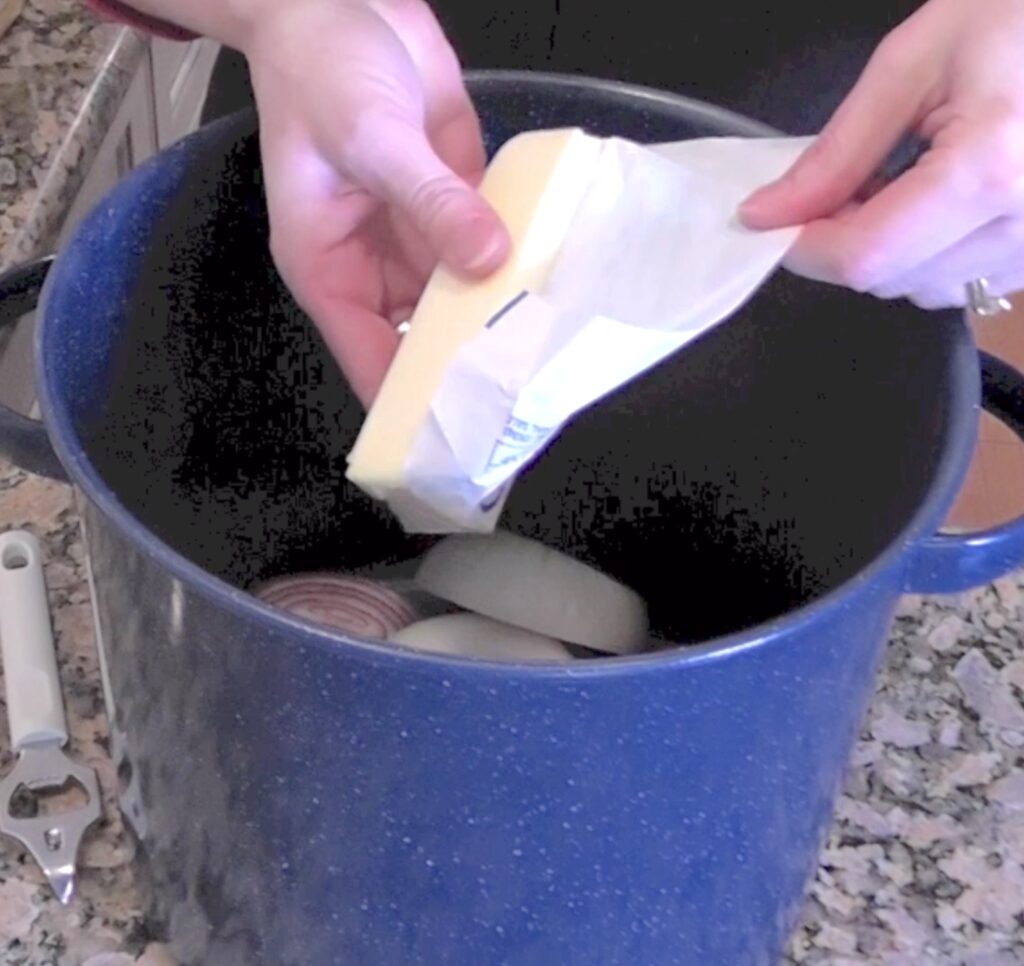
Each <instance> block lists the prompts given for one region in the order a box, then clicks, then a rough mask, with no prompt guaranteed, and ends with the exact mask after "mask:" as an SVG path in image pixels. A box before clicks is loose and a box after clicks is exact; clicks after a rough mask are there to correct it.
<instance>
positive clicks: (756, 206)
mask: <svg viewBox="0 0 1024 966" xmlns="http://www.w3.org/2000/svg"><path fill="white" fill-rule="evenodd" d="M902 38H903V35H902V34H898V35H897V34H891V35H890V36H889V37H888V38H886V40H885V41H884V42H883V43H882V44H881V45H880V46H879V48H878V49H877V50H876V51H875V53H874V55H873V56H872V57H871V59H870V60H869V61H868V64H867V67H866V68H865V69H864V71H863V73H862V74H861V76H860V79H859V80H858V81H857V83H856V84H855V85H854V87H853V90H852V91H851V92H850V94H849V95H848V96H847V98H846V99H845V100H844V101H843V102H842V104H841V105H840V106H839V108H838V109H837V110H836V112H835V114H834V115H833V116H832V118H831V119H830V120H829V122H828V123H827V124H826V125H825V127H824V128H823V130H822V132H821V134H820V135H819V136H818V137H817V138H816V139H815V141H814V142H813V143H812V144H811V145H810V147H809V148H808V149H807V150H806V151H805V152H804V153H803V154H802V155H801V156H800V157H799V158H798V159H797V161H796V162H795V164H794V165H793V166H792V167H791V168H790V169H789V170H788V171H787V172H786V173H785V174H784V175H782V177H781V178H779V179H778V180H776V181H774V182H772V183H771V184H769V185H766V186H765V187H763V188H761V189H759V190H758V191H756V192H754V194H753V195H751V196H750V197H749V198H748V199H747V200H746V201H745V202H744V203H743V204H742V205H741V206H740V216H741V217H742V219H743V221H744V222H745V223H746V224H747V226H748V227H750V228H755V229H768V228H779V227H782V226H784V225H799V224H805V223H807V222H809V221H812V220H814V219H818V218H824V217H827V216H828V215H831V214H833V213H834V212H835V211H836V210H837V209H838V208H840V207H841V206H842V205H843V204H845V203H846V202H848V201H849V200H850V199H851V198H852V197H853V196H854V195H855V194H856V193H857V191H858V190H859V189H860V188H861V187H862V186H863V185H864V184H865V183H866V182H867V181H868V180H869V178H870V177H871V176H872V175H873V174H874V173H875V171H876V170H877V169H878V168H879V167H880V166H881V165H882V163H883V162H884V161H885V159H886V158H887V157H888V155H889V154H890V152H891V151H892V150H893V148H894V147H895V146H896V144H897V143H898V142H899V140H900V139H901V138H902V137H903V135H904V134H906V133H907V132H908V131H909V130H911V129H912V128H914V127H916V126H917V124H918V123H919V122H920V120H921V119H922V117H923V116H924V114H925V113H927V110H928V108H929V106H930V104H931V101H932V99H933V91H934V86H935V84H934V78H933V77H932V76H931V74H932V71H931V66H930V62H929V59H928V58H921V57H914V56H913V54H912V52H911V51H909V50H908V49H906V48H905V46H904V43H905V42H904V41H903V39H902Z"/></svg>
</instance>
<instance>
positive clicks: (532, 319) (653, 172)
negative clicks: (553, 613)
mask: <svg viewBox="0 0 1024 966" xmlns="http://www.w3.org/2000/svg"><path fill="white" fill-rule="evenodd" d="M811 140H812V139H811V138H702V139H694V140H689V141H679V142H673V143H668V144H656V145H646V146H645V145H640V144H636V143H634V142H631V141H626V140H623V139H618V138H611V139H609V140H607V141H606V142H605V144H604V145H603V147H602V154H601V157H600V160H599V163H598V166H597V170H596V172H595V174H594V177H593V180H592V182H591V183H590V185H589V188H588V190H587V192H586V193H585V195H584V197H583V200H582V202H581V204H580V206H579V208H578V210H577V212H576V215H575V217H574V219H573V222H572V225H571V227H570V230H569V232H568V234H567V235H566V238H565V240H564V243H563V245H562V246H561V248H560V251H559V255H558V257H557V259H556V260H555V263H554V265H553V267H552V270H551V272H550V273H549V275H548V277H547V279H546V282H545V284H544V285H543V286H542V287H541V288H540V289H539V290H538V291H524V292H521V293H520V294H519V295H518V296H517V297H516V298H514V299H513V300H511V301H510V302H509V303H508V304H507V305H505V306H504V307H503V308H502V309H501V311H499V312H497V313H496V314H495V315H494V316H493V317H492V318H491V319H490V320H489V321H488V323H487V325H486V327H485V328H484V329H483V330H482V332H481V333H480V335H479V336H477V337H476V338H474V339H472V340H470V342H468V343H467V344H466V345H465V346H463V348H462V349H461V350H460V352H459V353H458V354H457V356H456V357H455V359H454V360H453V362H452V364H451V365H450V366H449V368H448V370H447V372H446V375H445V378H444V380H443V382H442V384H441V386H440V388H439V390H438V392H437V393H436V394H435V396H434V399H433V401H432V406H431V415H430V419H429V420H427V421H426V423H425V424H424V426H423V428H422V429H421V431H420V433H419V435H418V437H417V440H416V443H415V445H414V447H413V450H412V452H411V454H410V457H409V462H408V464H407V473H406V480H407V484H408V487H409V490H410V492H411V493H413V494H414V495H415V497H416V498H417V499H418V500H419V501H422V503H425V504H427V505H428V506H429V507H430V508H431V509H432V510H433V511H435V512H436V514H437V517H436V522H435V523H434V524H426V523H424V522H423V519H422V514H419V516H420V519H419V521H418V522H417V525H415V526H413V527H411V528H412V529H416V530H418V531H420V532H427V531H429V532H450V531H457V530H464V531H476V532H490V531H492V530H493V529H494V527H495V525H496V524H497V521H498V518H499V517H500V514H501V511H502V508H503V506H504V503H505V500H506V499H507V497H508V494H509V491H510V488H511V486H512V485H513V484H514V481H515V478H516V476H517V475H518V474H519V473H520V472H521V471H522V470H523V469H524V467H526V466H527V465H528V464H529V463H530V462H531V461H532V460H534V459H535V458H537V457H538V456H539V455H540V453H541V452H542V451H543V450H544V448H545V447H546V446H548V445H549V444H550V443H551V442H552V440H553V439H554V437H555V436H556V435H557V433H558V432H559V430H560V428H561V427H563V426H564V425H565V424H566V422H567V421H568V420H570V419H571V418H572V417H573V416H574V415H576V414H577V413H579V412H580V411H581V410H583V409H585V408H586V407H588V406H591V405H593V404H595V403H596V402H598V401H599V400H600V399H601V398H602V397H604V396H606V395H607V394H609V393H612V392H614V391H615V390H616V389H617V388H618V387H620V386H622V385H623V384H625V383H626V382H628V381H630V380H632V379H634V378H635V377H637V376H638V375H640V374H642V373H643V372H644V371H645V370H647V369H649V368H651V367H652V366H654V365H656V364H657V363H659V362H661V361H662V360H663V359H665V358H666V357H667V356H669V355H671V354H672V353H674V352H677V351H679V350H681V349H683V348H684V347H685V346H686V344H687V343H688V342H690V341H692V340H693V339H696V338H697V337H698V336H700V335H701V334H702V333H704V332H706V331H707V330H708V329H709V328H711V327H712V326H714V325H716V324H718V323H719V322H721V321H723V320H724V319H726V318H728V317H729V316H730V315H731V314H732V313H734V312H735V311H736V310H737V309H738V308H740V307H741V306H742V305H743V303H744V302H745V301H746V300H747V299H749V298H750V297H751V296H752V295H753V294H754V293H755V292H756V291H757V289H758V288H759V287H760V286H761V285H762V284H763V283H764V282H765V281H766V280H767V278H768V277H769V276H770V275H771V274H772V273H773V272H774V271H775V270H776V269H777V268H778V266H779V264H780V262H781V261H782V259H783V258H784V257H785V255H786V253H787V252H788V251H789V249H790V247H791V246H792V245H793V243H794V242H795V241H796V239H797V236H798V235H799V231H800V226H795V227H791V228H784V229H779V230H773V231H752V230H749V229H747V228H745V227H744V226H743V225H742V224H741V223H740V222H739V220H738V217H737V208H738V206H739V204H740V203H741V202H742V201H743V200H744V198H746V197H747V196H748V195H749V194H750V193H751V192H752V191H754V190H755V189H757V188H758V187H760V186H761V185H763V184H766V183H768V182H770V181H773V180H774V179H775V178H777V177H778V176H779V175H781V174H783V173H784V172H785V171H786V169H788V168H789V166H790V165H791V164H792V163H793V162H794V161H795V160H796V158H797V157H798V155H799V154H800V153H802V152H803V150H804V149H805V148H806V147H807V146H808V145H809V144H810V142H811ZM393 509H395V510H396V512H398V515H399V517H400V518H401V517H402V513H401V508H398V507H393ZM407 528H409V526H408V523H407Z"/></svg>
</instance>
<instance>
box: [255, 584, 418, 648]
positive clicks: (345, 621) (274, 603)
mask: <svg viewBox="0 0 1024 966" xmlns="http://www.w3.org/2000/svg"><path fill="white" fill-rule="evenodd" d="M252 593H253V594H254V595H255V596H256V597H258V598H259V599H260V600H262V601H263V602H264V603H266V604H269V605H270V606H271V607H279V608H280V609H281V610H285V611H287V612H288V613H290V614H294V615H295V616H296V617H304V618H305V619H306V620H310V621H313V622H314V623H316V624H322V625H324V626H327V627H331V628H333V629H335V630H338V631H342V632H343V633H346V634H353V635H355V636H357V637H369V638H374V639H376V640H387V639H388V637H389V636H390V635H392V634H394V633H396V632H397V631H400V630H401V629H402V628H403V627H407V626H408V625H410V624H412V623H414V622H415V621H417V620H418V619H419V617H420V615H419V614H418V613H417V611H416V609H415V608H414V607H413V606H412V604H410V603H409V601H407V600H406V599H405V598H404V597H403V596H402V595H401V594H399V593H397V592H395V591H394V590H392V589H390V588H389V587H385V586H384V585H382V584H379V583H375V582H374V581H372V580H363V579H362V578H359V577H346V576H343V575H342V574H332V573H303V574H292V575H289V576H286V577H275V578H273V579H272V580H268V581H266V582H265V583H263V584H261V585H259V586H258V587H255V588H253V591H252Z"/></svg>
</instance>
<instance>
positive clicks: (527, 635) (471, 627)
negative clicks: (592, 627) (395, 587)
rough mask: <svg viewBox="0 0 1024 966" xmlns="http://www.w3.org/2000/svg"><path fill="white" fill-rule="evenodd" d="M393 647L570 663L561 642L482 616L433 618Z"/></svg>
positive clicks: (400, 635)
mask: <svg viewBox="0 0 1024 966" xmlns="http://www.w3.org/2000/svg"><path fill="white" fill-rule="evenodd" d="M390 640H391V641H392V643H394V644H402V645H404V646H406V647H412V648H416V649H417V650H423V651H433V652H434V653H435V654H455V655H458V656H461V657H477V658H484V659H487V660H492V661H531V662H532V661H570V660H572V655H571V654H570V653H569V651H568V650H567V649H566V647H565V646H564V645H563V644H561V643H560V642H559V641H556V640H554V639H553V638H550V637H545V636H543V635H542V634H534V633H533V632H532V631H525V630H523V629H522V628H521V627H513V626H512V625H511V624H503V623H502V622H501V621H496V620H491V618H489V617H482V616H480V615H479V614H470V613H462V614H445V615H443V616H441V617H431V618H429V619H428V620H425V621H419V622H418V623H416V624H410V625H409V626H408V627H406V628H404V629H403V630H400V631H397V632H395V633H394V634H392V635H391V638H390Z"/></svg>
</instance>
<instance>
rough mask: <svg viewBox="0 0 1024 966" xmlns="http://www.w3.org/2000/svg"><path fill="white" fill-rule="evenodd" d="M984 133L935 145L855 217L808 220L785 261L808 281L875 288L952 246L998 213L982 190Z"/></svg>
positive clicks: (852, 214) (906, 272) (910, 270)
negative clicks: (967, 138) (953, 145)
mask: <svg viewBox="0 0 1024 966" xmlns="http://www.w3.org/2000/svg"><path fill="white" fill-rule="evenodd" d="M984 167H985V160H984V138H982V137H973V138H972V139H971V140H969V141H965V140H964V139H959V140H958V141H957V142H956V146H955V147H950V146H949V145H948V144H943V145H941V146H939V145H937V146H936V147H934V148H933V149H932V150H931V151H929V153H928V154H926V155H925V156H924V158H922V160H921V161H919V162H918V164H917V165H915V167H913V168H911V169H910V170H909V171H908V172H907V173H906V174H904V175H902V176H901V177H899V178H897V179H896V181H894V182H892V183H891V184H889V185H887V186H886V187H885V188H884V189H883V190H882V191H880V192H879V193H878V194H876V195H875V196H873V197H872V198H871V199H869V200H868V201H866V202H865V203H864V204H863V205H860V206H859V207H857V208H856V210H855V211H853V212H852V213H851V214H849V215H847V216H845V217H843V218H837V219H823V220H820V221H815V222H812V223H811V224H809V225H807V226H806V227H805V228H804V230H803V231H802V232H801V234H800V236H799V238H798V239H797V243H796V245H794V247H793V250H792V251H791V252H790V253H789V256H788V259H787V265H788V267H790V268H791V269H792V270H793V271H795V272H797V273H798V274H801V275H806V276H807V277H809V278H815V279H818V280H821V281H825V282H831V283H834V284H838V285H845V286H848V287H850V288H854V289H857V290H858V291H872V290H874V289H876V288H878V287H879V286H882V285H885V284H886V283H888V282H890V281H891V280H893V279H896V278H899V277H901V276H904V275H907V274H909V273H910V272H912V271H914V270H916V269H918V268H919V267H920V266H922V265H923V264H924V263H926V262H928V261H930V260H931V259H932V258H935V257H936V256H937V255H939V254H940V253H941V252H943V251H945V250H946V249H948V248H952V247H953V246H954V245H956V244H957V243H958V242H960V241H962V240H963V239H964V238H965V237H966V236H968V235H970V234H971V233H972V232H974V231H975V230H976V229H978V228H979V227H980V226H982V225H984V224H986V223H987V222H988V221H990V220H992V219H993V218H994V217H996V216H997V215H998V214H1000V211H999V205H997V204H996V203H995V200H994V199H989V198H986V197H985V195H984V193H983V192H979V190H978V176H977V172H980V171H983V170H984Z"/></svg>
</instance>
